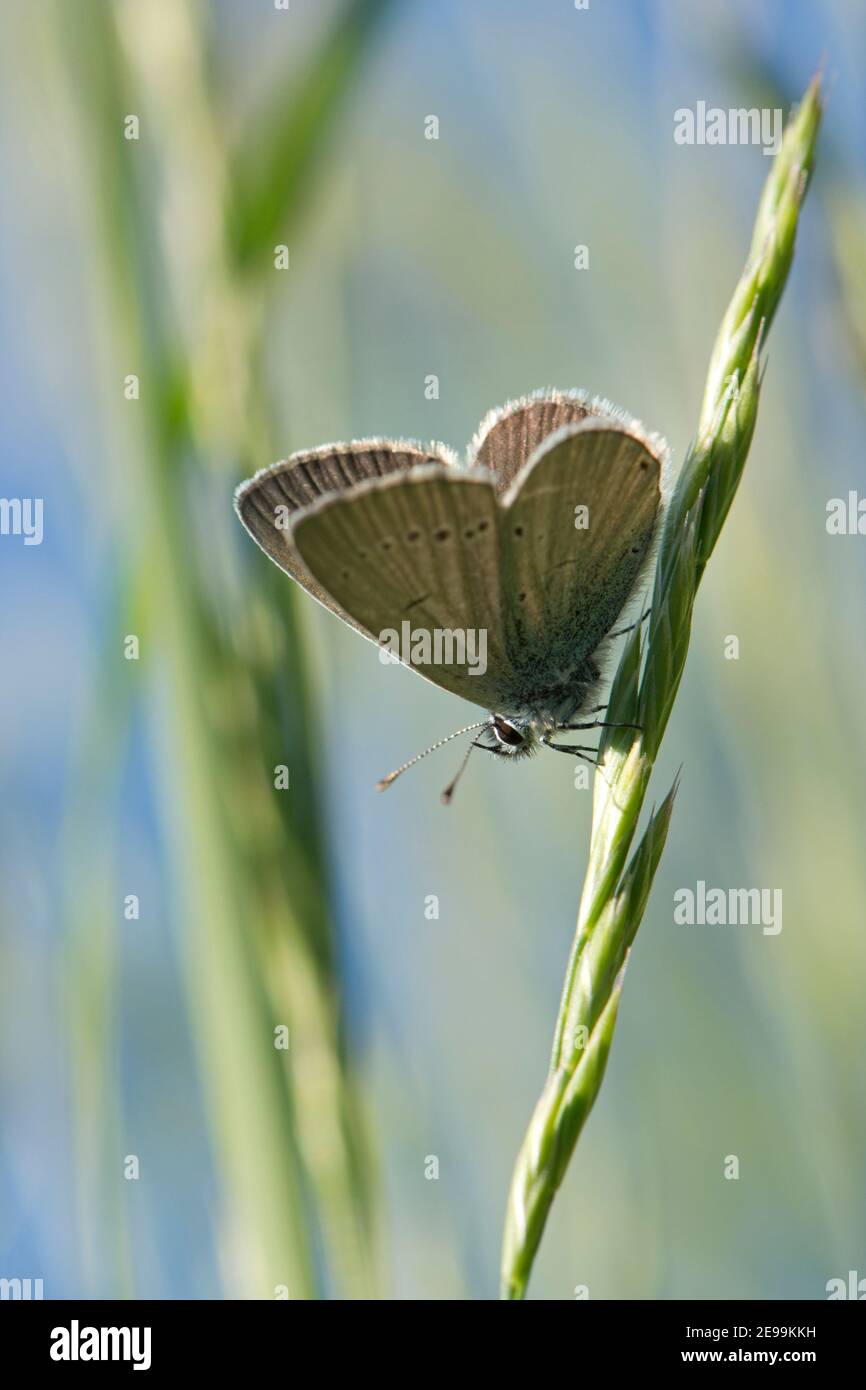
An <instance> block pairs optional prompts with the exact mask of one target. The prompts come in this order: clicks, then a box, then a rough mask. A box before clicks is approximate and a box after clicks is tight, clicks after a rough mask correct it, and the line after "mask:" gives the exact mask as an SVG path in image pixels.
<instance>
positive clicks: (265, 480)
mask: <svg viewBox="0 0 866 1390" xmlns="http://www.w3.org/2000/svg"><path fill="white" fill-rule="evenodd" d="M454 462H455V460H454V459H453V456H451V455H450V454H449V453H448V452H447V451H446V450H444V449H443V450H441V451H437V450H435V449H423V448H422V447H421V446H420V445H412V444H408V443H402V442H395V443H388V442H387V441H385V440H377V439H368V440H359V441H355V442H354V443H351V444H331V445H325V446H323V447H322V448H321V449H314V450H311V451H307V452H304V453H299V454H293V455H292V457H291V458H289V459H285V460H284V461H283V462H282V463H276V464H274V465H273V467H271V468H265V469H262V471H261V472H259V473H257V474H256V475H255V477H254V478H251V479H250V480H249V481H248V482H246V483H243V484H242V486H241V487H239V488H238V491H237V493H236V495H235V509H236V511H237V513H238V516H239V517H240V519H241V521H242V522H243V524H244V526H245V527H246V529H247V530H248V531H249V533H250V535H251V536H252V537H253V540H255V541H256V542H257V544H258V545H260V546H261V548H262V550H264V552H265V553H266V554H267V555H268V556H270V558H271V559H272V560H273V561H274V563H275V564H277V565H279V567H280V569H282V570H285V572H286V573H287V574H289V575H291V577H292V578H293V579H295V580H297V582H298V583H299V584H301V585H302V586H303V587H304V588H305V589H306V590H307V591H308V592H309V593H311V594H312V595H313V597H314V598H316V599H318V601H319V602H320V603H323V604H324V605H325V607H326V608H330V609H331V610H332V611H333V612H336V613H337V614H338V616H339V617H341V618H342V619H343V620H344V621H345V622H347V623H350V624H351V626H352V627H359V624H358V622H357V621H356V619H355V618H354V617H353V616H352V614H351V612H348V611H346V610H345V609H343V608H341V607H340V606H339V605H338V604H335V603H334V602H333V600H332V598H331V596H330V595H329V593H328V592H327V590H326V589H325V588H324V587H323V586H322V585H321V584H320V583H319V582H318V581H317V579H316V578H315V576H314V575H311V574H309V573H308V571H307V570H306V569H305V567H304V565H303V564H302V562H301V559H300V556H299V555H298V551H297V549H296V548H295V546H294V544H293V543H292V540H291V534H290V530H291V519H292V518H293V517H294V516H295V515H296V514H297V513H298V512H299V511H302V510H304V509H306V508H308V507H311V506H314V505H315V504H316V503H318V502H321V500H322V499H323V498H324V497H329V496H338V495H339V494H340V493H343V492H346V491H347V490H348V489H349V488H353V487H356V486H357V485H358V484H359V483H363V482H365V481H367V480H369V479H371V478H373V479H375V478H384V477H388V476H390V475H392V474H394V473H404V472H407V471H408V470H409V469H410V468H414V467H417V466H418V465H419V464H430V463H435V464H439V465H442V466H444V467H450V466H452V465H453V463H454Z"/></svg>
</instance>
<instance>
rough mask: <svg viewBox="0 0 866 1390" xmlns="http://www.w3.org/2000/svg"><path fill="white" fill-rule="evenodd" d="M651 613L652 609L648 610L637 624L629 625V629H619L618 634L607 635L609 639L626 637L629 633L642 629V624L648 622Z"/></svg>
mask: <svg viewBox="0 0 866 1390" xmlns="http://www.w3.org/2000/svg"><path fill="white" fill-rule="evenodd" d="M651 612H652V608H647V610H646V612H644V613H641V615H640V617H639V618H638V619H637V621H636V622H633V623H629V625H628V627H618V628H617V630H616V632H609V633H608V634H607V635H608V637H624V636H625V634H626V633H627V632H634V630H635V628H636V627H640V625H641V623H645V622H646V620H647V618H648V617H649V615H650V613H651Z"/></svg>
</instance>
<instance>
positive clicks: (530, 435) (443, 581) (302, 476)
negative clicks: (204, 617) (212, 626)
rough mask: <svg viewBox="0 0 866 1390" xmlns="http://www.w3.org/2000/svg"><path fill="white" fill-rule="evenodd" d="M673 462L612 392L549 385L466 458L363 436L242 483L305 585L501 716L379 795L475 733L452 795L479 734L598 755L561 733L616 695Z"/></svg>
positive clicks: (504, 749)
mask: <svg viewBox="0 0 866 1390" xmlns="http://www.w3.org/2000/svg"><path fill="white" fill-rule="evenodd" d="M667 461H668V450H667V446H666V444H665V442H664V440H663V439H662V438H661V437H660V436H658V435H654V434H648V433H646V432H645V431H644V429H643V428H642V426H641V425H640V423H639V422H638V421H637V420H634V419H633V418H632V417H631V416H629V415H628V414H626V413H625V412H624V411H622V410H620V409H619V408H618V407H616V406H614V405H611V404H610V402H608V401H605V400H600V399H598V398H590V397H589V396H588V395H587V394H586V393H584V392H576V391H572V392H561V391H540V392H536V393H535V394H534V395H532V396H526V397H523V398H522V399H520V400H517V401H512V402H509V403H508V404H507V405H505V406H504V407H502V408H501V409H498V410H493V411H491V412H490V413H489V414H488V415H487V416H486V418H485V419H484V420H483V421H482V423H481V426H480V427H479V429H478V431H477V433H476V435H475V437H474V439H473V441H472V443H471V444H470V447H469V450H468V453H467V457H466V461H465V462H461V461H460V459H459V458H458V457H457V455H456V454H455V453H454V452H453V451H452V450H450V449H448V448H447V447H446V446H445V445H441V444H431V445H430V447H429V448H425V447H424V446H423V445H421V444H417V443H412V442H407V441H404V440H394V441H392V440H386V439H365V440H357V441H353V442H350V443H346V444H325V445H323V446H321V447H320V448H317V449H313V450H311V451H306V452H301V453H297V454H293V455H292V456H291V458H288V459H286V460H284V461H283V462H281V463H277V464H274V465H273V466H272V467H270V468H265V469H262V470H261V471H260V472H258V473H257V474H256V475H255V477H253V478H251V479H249V480H248V481H247V482H245V483H243V484H242V485H241V486H240V487H239V488H238V490H237V492H236V494H235V509H236V511H237V514H238V516H239V517H240V519H241V521H242V522H243V524H244V526H245V527H246V529H247V531H248V532H249V533H250V535H251V536H252V537H253V539H254V540H255V541H256V542H257V543H258V545H259V546H261V548H262V550H264V551H265V553H266V554H267V555H268V556H269V557H270V558H271V559H272V560H273V561H274V562H275V563H276V564H277V565H279V567H280V568H281V569H282V570H285V572H286V573H287V574H288V575H290V576H291V577H292V578H293V579H294V580H296V581H297V582H298V583H299V584H300V585H301V587H302V588H304V589H305V590H306V591H307V593H309V594H312V596H313V598H315V599H317V600H318V601H319V602H320V603H322V604H324V606H325V607H326V608H328V609H330V611H331V612H332V613H336V614H337V616H338V617H340V618H342V619H343V621H344V622H346V623H348V624H349V626H350V627H353V628H355V629H356V630H357V631H358V632H360V633H361V634H362V635H363V636H365V637H367V638H369V639H370V640H371V641H373V642H376V643H378V644H379V645H380V647H381V646H383V645H385V644H386V643H387V644H388V645H389V651H390V655H391V658H392V659H400V660H402V661H403V662H404V664H408V665H410V666H411V668H412V669H413V670H415V671H417V672H418V673H419V674H421V675H423V676H425V677H426V678H427V679H428V680H430V681H432V682H433V683H434V684H435V685H438V686H441V687H442V689H444V690H448V691H450V692H451V693H452V694H454V695H459V696H461V697H463V698H464V699H466V700H470V701H473V702H474V703H476V704H480V705H483V706H485V707H486V709H487V710H488V711H490V713H489V714H487V715H486V717H485V718H484V719H481V720H479V721H477V722H476V723H474V724H469V725H466V726H465V728H463V729H459V730H458V731H457V732H456V733H455V734H451V735H449V736H448V738H446V739H440V740H439V741H438V742H437V743H435V744H433V745H432V747H431V748H428V749H426V750H425V752H424V753H420V754H418V755H417V756H416V757H414V758H411V759H409V761H408V762H406V763H404V764H403V765H402V766H401V767H398V768H397V769H396V770H395V771H394V772H392V773H391V774H389V776H388V777H386V778H383V780H382V781H381V782H380V783H379V784H378V785H379V789H380V790H383V789H384V788H385V787H386V786H389V785H390V784H391V783H392V782H393V781H394V780H395V778H397V777H398V776H400V775H401V774H402V773H403V772H405V771H406V769H407V768H409V767H412V766H413V765H414V764H415V763H416V762H418V761H419V759H420V758H422V757H426V756H427V753H430V752H432V751H433V750H434V749H435V748H439V747H441V746H442V744H444V743H447V742H449V741H450V739H452V738H456V737H458V736H459V735H460V734H464V733H469V732H476V731H478V730H480V731H481V732H480V733H479V734H478V736H477V737H475V738H473V740H472V741H471V743H470V746H469V748H468V749H467V752H466V756H465V757H464V760H463V763H462V764H461V767H460V771H459V772H458V774H457V777H455V778H454V780H453V781H452V783H451V784H450V786H449V787H448V788H447V789H446V791H445V792H444V793H443V800H445V801H448V800H450V798H451V795H452V794H453V791H454V787H455V785H456V783H457V780H458V777H459V776H460V773H462V771H463V768H464V767H465V765H466V761H467V760H468V757H469V753H470V752H471V751H472V748H473V747H477V748H483V749H484V750H485V751H487V752H489V753H492V754H494V755H495V756H496V757H499V758H506V759H510V760H514V759H516V758H521V757H525V756H527V755H528V754H531V753H534V752H535V751H536V750H537V749H538V748H539V747H541V746H543V747H547V748H551V749H553V750H555V751H557V752H566V753H569V754H571V755H577V756H585V755H586V754H587V753H590V752H592V751H593V750H592V748H590V747H585V746H583V745H573V744H568V743H562V742H560V741H559V736H560V735H561V734H563V733H566V732H572V731H575V730H579V729H589V728H597V727H602V726H603V725H604V722H605V721H603V720H599V719H597V718H594V719H588V718H587V716H588V715H597V714H598V713H599V712H601V711H603V710H604V708H605V706H603V705H599V704H594V703H593V702H594V700H595V699H596V698H597V695H598V692H599V686H600V682H601V680H602V672H603V666H604V654H605V649H606V644H607V642H608V641H609V640H610V639H611V638H612V637H614V636H617V635H619V633H617V632H615V631H614V624H615V622H616V620H617V618H618V617H619V615H620V613H621V612H622V610H623V609H624V607H625V606H626V605H627V604H628V603H629V600H630V599H631V598H632V596H633V595H634V593H635V591H636V589H637V588H638V586H639V584H640V582H641V578H642V576H643V575H644V573H645V571H646V568H647V566H648V563H649V561H650V558H651V555H652V552H653V543H654V540H655V538H656V536H657V532H658V529H659V523H660V517H661V514H662V476H663V472H664V470H665V468H666V465H667ZM632 626H633V624H632ZM627 630H628V629H621V631H627ZM472 634H475V638H476V639H477V640H475V642H474V644H473V642H472V641H470V637H471V635H472ZM398 635H402V636H403V637H404V638H405V637H408V638H409V642H408V644H407V643H406V642H403V645H402V650H401V651H399V652H396V651H394V650H393V644H394V639H395V637H397V636H398ZM461 636H462V637H463V639H464V640H463V643H462V645H461V642H460V640H459V639H460V638H461ZM482 636H483V643H482V640H481V639H482ZM482 645H483V649H484V659H483V661H482V660H480V659H478V653H479V649H480V647H481V646H482ZM473 650H474V652H475V658H476V659H475V660H473V661H470V660H469V659H467V652H469V651H473ZM588 761H591V760H590V759H588Z"/></svg>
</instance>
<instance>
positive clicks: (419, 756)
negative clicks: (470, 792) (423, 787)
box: [376, 719, 488, 792]
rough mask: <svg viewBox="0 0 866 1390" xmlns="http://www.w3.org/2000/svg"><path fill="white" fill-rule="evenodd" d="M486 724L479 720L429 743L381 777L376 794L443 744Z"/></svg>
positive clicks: (486, 721) (484, 720)
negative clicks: (436, 741)
mask: <svg viewBox="0 0 866 1390" xmlns="http://www.w3.org/2000/svg"><path fill="white" fill-rule="evenodd" d="M487 723H488V720H486V719H479V720H478V722H477V724H467V725H466V727H465V728H464V729H457V730H456V732H455V733H453V734H449V735H448V737H447V738H440V739H439V741H438V743H431V745H430V747H429V748H425V749H424V752H423V753H416V754H415V756H414V758H410V759H409V761H408V762H407V763H403V765H402V766H401V767H397V768H395V769H394V771H393V772H389V773H388V776H387V777H383V778H382V780H381V782H377V783H376V791H377V792H383V791H384V790H385V788H386V787H390V785H391V783H392V782H396V780H397V778H398V777H399V776H401V774H402V773H404V772H407V771H408V769H409V768H410V767H414V766H415V764H416V763H420V761H421V759H422V758H426V757H427V754H428V753H435V752H436V749H437V748H441V747H442V745H443V744H445V743H450V742H451V740H452V738H459V737H460V735H461V734H468V733H469V732H470V730H472V729H481V728H483V727H484V725H485V724H487ZM469 746H470V748H471V747H472V745H471V744H470V745H469ZM466 756H467V757H468V756H469V755H468V754H467V755H466ZM465 761H466V760H465V759H464V764H465ZM460 771H461V772H462V771H463V768H462V767H461V769H460ZM458 775H459V774H458ZM454 781H455V782H456V781H457V778H456V777H455V779H454ZM451 786H452V789H453V786H454V783H453V782H452V784H451Z"/></svg>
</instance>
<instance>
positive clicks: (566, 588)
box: [502, 416, 664, 709]
mask: <svg viewBox="0 0 866 1390" xmlns="http://www.w3.org/2000/svg"><path fill="white" fill-rule="evenodd" d="M663 447H664V446H663V445H662V444H661V441H658V440H654V439H651V438H649V437H647V436H645V435H644V434H643V433H642V432H640V431H639V430H638V429H637V427H636V426H635V425H629V426H626V425H624V424H623V423H622V422H620V421H619V420H617V419H613V418H607V419H606V418H604V417H600V416H593V417H587V418H586V419H585V420H584V421H582V422H581V423H579V424H577V425H572V426H565V427H564V428H563V429H561V430H559V431H557V433H556V434H554V435H553V436H551V437H550V438H549V439H547V440H545V441H544V443H543V444H542V445H541V447H540V448H539V449H537V450H536V452H535V454H534V455H533V456H532V457H531V458H530V460H529V461H528V463H526V464H525V466H524V468H523V469H522V470H521V472H520V473H519V474H518V475H517V477H516V478H515V479H514V481H513V482H512V484H511V486H510V487H509V488H508V489H507V490H506V492H505V494H504V496H503V499H502V501H503V509H504V515H503V525H502V581H503V603H504V612H505V614H506V624H507V626H506V647H507V660H508V664H509V669H510V670H511V671H512V673H513V682H514V685H513V689H512V691H511V692H510V695H511V701H510V703H511V705H512V707H520V706H528V707H530V708H532V707H536V706H541V707H547V708H550V709H556V708H557V707H559V705H560V704H561V702H562V701H563V700H564V698H565V696H566V695H567V693H568V690H569V686H570V683H572V684H573V681H574V677H575V673H576V672H579V671H580V670H581V668H582V669H583V670H584V671H585V670H586V666H585V663H586V660H587V658H588V657H589V656H590V654H591V653H592V652H593V651H594V650H595V648H596V647H597V646H598V644H599V642H601V640H602V639H603V637H604V636H605V635H606V634H607V633H608V632H609V631H610V630H611V628H612V627H613V625H614V623H615V622H616V619H617V617H618V616H619V614H620V612H621V610H622V608H623V606H624V604H625V603H626V601H627V600H628V599H629V597H630V596H631V594H632V592H633V590H634V588H635V586H636V584H637V581H638V579H639V577H640V575H641V572H642V570H643V568H644V565H645V562H646V560H647V558H648V556H649V554H650V549H651V545H652V540H653V536H654V533H655V527H656V522H657V519H658V516H659V504H660V471H661V468H660V465H661V457H662V454H663ZM584 509H585V510H584Z"/></svg>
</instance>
